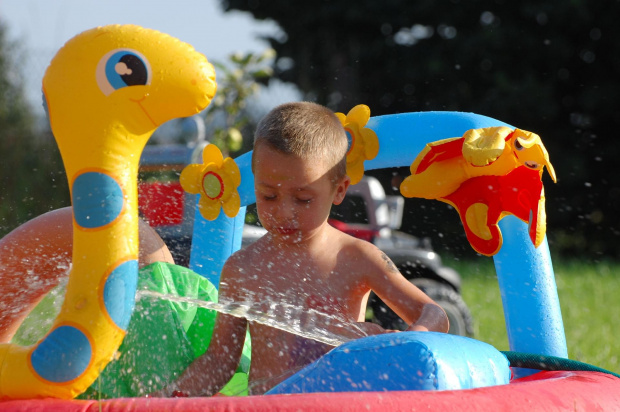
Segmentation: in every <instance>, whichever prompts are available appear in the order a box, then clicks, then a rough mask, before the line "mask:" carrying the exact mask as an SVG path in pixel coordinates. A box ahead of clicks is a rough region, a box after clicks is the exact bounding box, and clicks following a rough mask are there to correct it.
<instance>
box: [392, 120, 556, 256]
mask: <svg viewBox="0 0 620 412" xmlns="http://www.w3.org/2000/svg"><path fill="white" fill-rule="evenodd" d="M545 166H546V167H547V170H548V171H549V174H550V175H551V178H552V179H553V181H554V182H555V181H556V177H555V171H554V170H553V166H552V165H551V163H550V162H549V155H548V153H547V150H546V149H545V146H544V145H543V143H542V141H541V139H540V137H539V136H538V135H537V134H535V133H531V132H527V131H525V130H520V129H514V130H513V129H511V128H509V127H504V126H501V127H488V128H483V129H472V130H468V131H467V132H466V133H465V134H464V135H463V136H462V137H457V138H452V139H445V140H440V141H437V142H432V143H429V144H428V145H427V146H426V148H425V149H424V150H423V151H422V152H420V154H419V155H418V156H417V157H416V159H415V160H414V161H413V163H412V164H411V176H409V177H407V178H406V179H405V180H404V181H403V183H402V184H401V187H400V190H401V193H402V194H403V196H405V197H421V198H425V199H437V200H441V201H443V202H446V203H448V204H451V205H452V206H454V208H455V209H456V210H457V211H458V213H459V215H460V217H461V221H462V222H463V226H464V228H465V233H466V235H467V239H468V240H469V242H470V244H471V245H472V247H473V248H474V249H475V250H476V251H477V252H478V253H481V254H483V255H487V256H491V255H494V254H496V253H497V252H498V251H499V250H500V248H501V246H502V234H501V232H500V230H499V227H498V222H499V220H501V219H502V218H503V217H504V216H506V215H507V214H512V215H515V216H516V217H518V218H519V219H521V220H523V221H524V222H526V223H528V224H529V233H530V238H531V239H532V243H533V244H534V245H535V246H536V247H538V246H539V245H540V243H541V242H542V241H543V239H544V237H545V232H546V218H545V196H544V188H543V185H542V180H541V179H542V173H543V168H544V167H545Z"/></svg>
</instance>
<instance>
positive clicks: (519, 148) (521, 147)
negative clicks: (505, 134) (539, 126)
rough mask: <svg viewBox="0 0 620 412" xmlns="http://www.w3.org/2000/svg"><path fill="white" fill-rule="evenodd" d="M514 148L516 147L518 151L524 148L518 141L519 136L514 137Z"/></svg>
mask: <svg viewBox="0 0 620 412" xmlns="http://www.w3.org/2000/svg"><path fill="white" fill-rule="evenodd" d="M515 149H517V150H518V151H521V150H523V149H524V147H523V145H522V144H521V142H520V141H519V138H516V139H515Z"/></svg>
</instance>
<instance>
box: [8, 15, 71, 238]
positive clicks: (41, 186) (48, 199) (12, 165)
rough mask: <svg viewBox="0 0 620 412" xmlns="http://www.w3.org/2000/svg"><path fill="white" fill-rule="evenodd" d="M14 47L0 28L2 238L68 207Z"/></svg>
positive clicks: (54, 153)
mask: <svg viewBox="0 0 620 412" xmlns="http://www.w3.org/2000/svg"><path fill="white" fill-rule="evenodd" d="M17 51H18V49H17V47H16V46H15V45H14V44H10V43H9V42H8V41H7V39H6V29H5V27H4V25H2V24H0V154H1V155H2V157H3V159H2V161H0V188H1V190H0V236H2V235H4V234H5V233H7V232H9V231H10V230H12V229H13V228H15V227H16V226H18V225H19V224H20V223H23V222H25V221H26V220H29V219H31V218H32V217H34V216H37V215H39V214H41V213H44V212H47V211H49V210H51V209H55V208H58V207H60V206H64V205H68V204H69V188H68V185H67V180H66V177H65V173H64V169H63V166H62V161H61V159H60V154H59V152H58V149H57V147H56V143H55V141H54V139H53V137H52V135H51V132H49V131H43V132H40V133H39V135H38V134H37V132H36V131H35V127H34V124H35V117H34V115H33V114H32V111H31V109H30V107H29V106H28V103H27V102H26V100H25V97H24V92H23V87H22V79H21V78H20V74H21V73H22V69H23V67H21V66H17V64H16V62H17V61H18V59H17V58H16V57H15V56H16V53H17Z"/></svg>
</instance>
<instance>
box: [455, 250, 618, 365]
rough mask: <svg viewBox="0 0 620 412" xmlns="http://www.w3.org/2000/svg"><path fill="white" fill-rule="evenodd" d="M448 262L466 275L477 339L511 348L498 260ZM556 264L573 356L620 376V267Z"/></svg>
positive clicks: (465, 296) (465, 294) (465, 295)
mask: <svg viewBox="0 0 620 412" xmlns="http://www.w3.org/2000/svg"><path fill="white" fill-rule="evenodd" d="M445 263H446V264H447V265H449V266H452V267H453V268H454V269H456V270H457V271H459V273H461V276H462V278H463V290H462V295H463V299H464V300H465V301H466V302H467V304H468V306H469V308H470V310H471V312H472V315H473V317H474V327H475V337H476V339H478V340H481V341H484V342H487V343H490V344H491V345H493V346H495V347H496V348H497V349H499V350H509V346H508V337H507V334H506V326H505V323H504V312H503V308H502V302H501V297H500V294H499V287H498V284H497V278H496V276H495V269H494V267H493V260H492V259H490V258H480V260H476V261H473V262H462V261H456V260H451V259H446V261H445ZM553 266H554V271H555V277H556V284H557V287H558V296H559V299H560V306H561V310H562V318H563V321H564V329H565V333H566V342H567V346H568V356H569V358H570V359H574V360H578V361H581V362H586V363H589V364H592V365H595V366H598V367H601V368H604V369H607V370H610V371H612V372H616V373H618V372H620V333H618V332H617V331H616V326H617V323H616V321H619V320H620V263H609V262H603V263H588V262H586V261H583V262H578V261H570V262H565V261H560V262H557V259H556V261H554V263H553Z"/></svg>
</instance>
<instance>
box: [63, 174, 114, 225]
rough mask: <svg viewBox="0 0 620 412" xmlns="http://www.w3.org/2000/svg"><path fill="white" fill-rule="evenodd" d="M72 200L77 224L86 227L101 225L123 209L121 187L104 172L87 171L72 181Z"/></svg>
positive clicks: (110, 220)
mask: <svg viewBox="0 0 620 412" xmlns="http://www.w3.org/2000/svg"><path fill="white" fill-rule="evenodd" d="M72 202H73V215H74V217H75V221H76V222H77V224H78V225H80V226H82V227H84V228H87V229H94V228H98V227H102V226H105V225H107V224H109V223H111V222H113V221H114V219H116V218H117V217H118V215H119V214H120V213H121V211H122V210H123V202H124V198H123V189H121V187H120V186H119V184H118V182H117V181H116V180H114V179H113V178H112V177H110V176H108V175H106V174H103V173H99V172H87V173H84V174H81V175H80V176H78V177H77V178H76V179H75V182H73V193H72Z"/></svg>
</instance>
